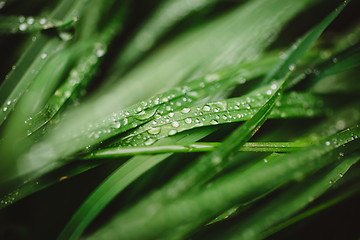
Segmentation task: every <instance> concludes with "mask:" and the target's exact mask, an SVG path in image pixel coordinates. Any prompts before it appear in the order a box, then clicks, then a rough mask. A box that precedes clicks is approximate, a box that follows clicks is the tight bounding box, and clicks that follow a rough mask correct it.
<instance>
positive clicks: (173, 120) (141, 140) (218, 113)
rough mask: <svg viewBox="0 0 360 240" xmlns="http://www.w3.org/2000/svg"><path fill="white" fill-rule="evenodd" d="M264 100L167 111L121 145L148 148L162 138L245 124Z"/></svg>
mask: <svg viewBox="0 0 360 240" xmlns="http://www.w3.org/2000/svg"><path fill="white" fill-rule="evenodd" d="M265 100H266V98H265V97H264V96H263V95H262V94H259V95H256V96H252V97H250V96H245V97H241V98H236V99H229V100H222V101H216V102H211V103H207V104H204V105H198V106H192V107H187V106H186V107H183V108H181V109H180V110H178V111H171V109H168V110H169V111H168V112H166V114H162V115H159V114H158V115H156V117H155V119H154V120H152V121H151V122H149V123H147V124H145V125H143V126H140V127H139V128H138V129H136V130H135V131H134V132H133V133H131V134H129V135H128V136H126V137H125V138H124V139H123V142H122V145H126V146H128V145H132V146H139V145H143V144H144V145H150V144H152V143H154V142H156V141H157V140H159V139H161V138H164V137H167V136H172V135H175V134H177V133H179V132H183V131H185V130H189V129H192V128H196V127H202V126H210V125H217V124H222V123H230V122H236V121H243V120H247V119H249V118H251V117H252V116H253V115H254V114H255V112H256V110H257V109H258V108H259V107H260V106H261V105H262V104H263V103H264V101H265Z"/></svg>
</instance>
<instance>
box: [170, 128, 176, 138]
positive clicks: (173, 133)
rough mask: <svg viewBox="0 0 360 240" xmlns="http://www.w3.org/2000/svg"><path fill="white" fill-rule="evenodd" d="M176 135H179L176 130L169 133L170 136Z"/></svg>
mask: <svg viewBox="0 0 360 240" xmlns="http://www.w3.org/2000/svg"><path fill="white" fill-rule="evenodd" d="M176 133H177V131H176V130H174V129H171V130H170V131H169V135H170V136H172V135H175V134H176Z"/></svg>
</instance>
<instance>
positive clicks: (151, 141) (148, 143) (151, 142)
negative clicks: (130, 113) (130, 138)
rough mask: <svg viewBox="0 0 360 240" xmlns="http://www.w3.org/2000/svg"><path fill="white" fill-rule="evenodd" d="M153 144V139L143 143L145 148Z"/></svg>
mask: <svg viewBox="0 0 360 240" xmlns="http://www.w3.org/2000/svg"><path fill="white" fill-rule="evenodd" d="M154 142H155V140H154V139H152V138H149V139H148V140H146V141H145V145H146V146H149V145H151V144H153V143H154Z"/></svg>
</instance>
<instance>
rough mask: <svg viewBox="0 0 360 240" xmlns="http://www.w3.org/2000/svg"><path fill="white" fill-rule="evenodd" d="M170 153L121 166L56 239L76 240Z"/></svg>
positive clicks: (202, 134) (194, 138) (189, 138)
mask: <svg viewBox="0 0 360 240" xmlns="http://www.w3.org/2000/svg"><path fill="white" fill-rule="evenodd" d="M211 132H212V130H211V129H208V130H206V131H201V132H200V131H198V133H197V134H192V135H188V136H185V137H184V138H175V139H174V140H172V139H166V141H165V142H168V143H171V142H178V143H186V142H189V141H190V142H194V141H197V140H199V139H201V138H203V137H205V136H207V135H208V134H210V133H211ZM170 155H171V153H163V154H158V155H155V156H152V157H150V158H149V157H146V156H136V157H134V158H132V159H130V160H129V161H128V162H126V163H125V164H124V165H122V166H121V167H120V168H119V169H117V170H116V171H115V172H114V173H112V174H111V175H110V176H109V177H108V178H107V179H106V180H105V181H104V182H103V183H102V184H101V185H100V186H99V187H98V188H97V189H96V190H95V191H94V192H93V193H92V194H91V195H90V197H89V198H87V200H86V201H85V202H84V203H83V204H82V206H81V207H80V208H79V209H78V210H77V212H76V213H75V214H74V215H73V217H72V218H71V220H70V221H69V222H68V223H67V225H66V227H65V228H64V229H63V231H62V232H61V234H60V235H59V237H58V239H78V238H79V237H80V235H81V234H82V232H83V231H84V230H85V228H86V227H87V226H88V225H89V224H90V223H91V221H92V220H93V219H94V218H95V217H96V216H97V215H98V214H99V213H100V212H101V210H103V209H104V208H105V206H106V205H107V204H108V203H109V202H110V201H111V200H112V199H114V197H115V196H116V195H118V194H119V193H120V192H121V191H122V190H124V189H125V188H126V187H127V186H129V185H130V184H131V183H132V182H133V181H135V180H136V179H137V178H138V177H140V176H141V175H142V174H143V173H145V172H146V171H148V170H149V169H150V168H152V167H154V166H155V165H156V164H159V163H160V162H162V161H164V160H166V159H167V158H168V157H169V156H170Z"/></svg>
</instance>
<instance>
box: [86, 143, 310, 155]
mask: <svg viewBox="0 0 360 240" xmlns="http://www.w3.org/2000/svg"><path fill="white" fill-rule="evenodd" d="M219 145H220V143H218V142H199V143H193V144H182V145H179V144H178V145H155V146H144V147H119V148H107V149H103V150H99V151H95V152H92V153H91V154H90V155H89V156H86V157H84V158H85V159H97V158H110V157H111V158H117V157H124V156H133V155H145V154H160V153H166V152H172V153H186V152H209V151H213V150H214V149H215V148H216V147H218V146H219ZM306 145H307V144H305V143H300V142H296V143H291V142H248V143H245V144H244V145H243V146H242V147H241V148H240V149H239V150H238V151H242V152H293V151H296V150H299V149H300V148H302V147H304V146H306Z"/></svg>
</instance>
